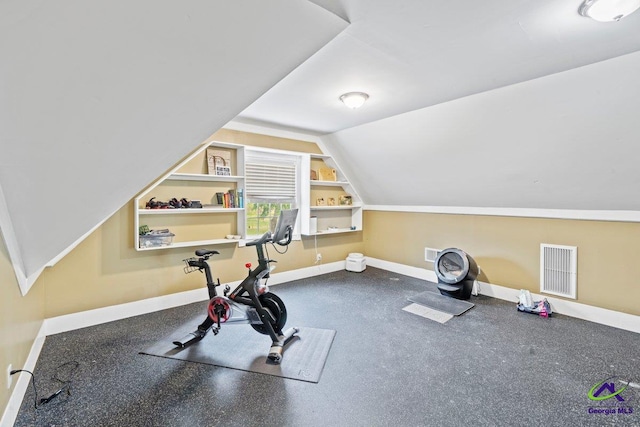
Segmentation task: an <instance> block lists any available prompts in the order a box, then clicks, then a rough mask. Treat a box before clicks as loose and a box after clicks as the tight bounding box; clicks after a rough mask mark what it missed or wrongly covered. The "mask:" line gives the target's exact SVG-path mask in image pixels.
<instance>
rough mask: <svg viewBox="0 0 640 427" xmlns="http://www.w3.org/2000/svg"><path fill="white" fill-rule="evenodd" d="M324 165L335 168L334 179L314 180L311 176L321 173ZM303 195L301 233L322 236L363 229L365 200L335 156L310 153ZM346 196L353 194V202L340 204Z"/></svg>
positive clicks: (317, 175) (305, 172)
mask: <svg viewBox="0 0 640 427" xmlns="http://www.w3.org/2000/svg"><path fill="white" fill-rule="evenodd" d="M321 168H331V169H333V170H334V173H333V176H334V177H335V181H323V180H318V179H311V177H312V176H313V177H319V176H320V173H319V170H320V169H321ZM312 171H315V173H312ZM305 177H308V178H306V179H305ZM302 196H303V200H304V201H305V202H306V203H304V202H303V206H302V209H301V211H300V212H301V221H302V223H301V224H302V226H301V234H303V235H305V236H322V235H327V234H336V233H352V232H356V231H362V200H361V199H360V197H359V196H358V194H357V193H356V192H355V189H354V188H353V186H352V185H351V183H350V182H349V180H348V179H347V177H346V176H345V175H344V173H343V172H342V170H341V169H340V168H339V167H338V165H337V163H336V162H335V160H334V159H333V157H332V156H330V155H327V154H310V155H309V164H308V170H305V171H304V175H303V185H302ZM343 196H350V197H351V203H352V204H350V205H347V204H340V201H341V200H343V201H344V199H343ZM322 202H323V203H324V204H322ZM319 203H320V205H319Z"/></svg>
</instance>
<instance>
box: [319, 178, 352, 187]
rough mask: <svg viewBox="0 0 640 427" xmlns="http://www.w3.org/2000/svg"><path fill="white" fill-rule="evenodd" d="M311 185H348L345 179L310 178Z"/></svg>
mask: <svg viewBox="0 0 640 427" xmlns="http://www.w3.org/2000/svg"><path fill="white" fill-rule="evenodd" d="M310 184H311V185H322V186H326V187H344V186H345V185H349V183H348V182H347V181H319V180H315V179H312V180H311V181H310Z"/></svg>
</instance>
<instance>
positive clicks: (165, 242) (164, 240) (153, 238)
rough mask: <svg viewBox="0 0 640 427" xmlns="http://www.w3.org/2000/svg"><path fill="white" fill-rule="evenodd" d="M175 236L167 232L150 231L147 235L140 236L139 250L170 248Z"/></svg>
mask: <svg viewBox="0 0 640 427" xmlns="http://www.w3.org/2000/svg"><path fill="white" fill-rule="evenodd" d="M174 236H175V234H173V233H171V232H169V230H156V231H154V230H152V231H150V232H149V233H147V234H143V235H140V236H139V237H140V247H141V248H158V247H162V246H171V244H173V238H174Z"/></svg>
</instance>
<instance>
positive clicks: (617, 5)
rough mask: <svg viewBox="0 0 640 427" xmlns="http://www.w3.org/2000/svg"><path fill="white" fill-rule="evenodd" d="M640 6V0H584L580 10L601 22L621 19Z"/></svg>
mask: <svg viewBox="0 0 640 427" xmlns="http://www.w3.org/2000/svg"><path fill="white" fill-rule="evenodd" d="M638 8H640V0H584V2H583V3H582V5H581V6H580V9H578V12H579V13H580V15H582V16H587V17H589V18H591V19H594V20H596V21H600V22H611V21H619V20H621V19H622V18H624V17H625V16H627V15H629V14H631V13H633V12H634V11H636V10H637V9H638Z"/></svg>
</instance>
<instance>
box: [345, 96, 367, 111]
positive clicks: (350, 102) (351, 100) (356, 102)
mask: <svg viewBox="0 0 640 427" xmlns="http://www.w3.org/2000/svg"><path fill="white" fill-rule="evenodd" d="M367 99H369V95H367V94H366V93H364V92H349V93H345V94H344V95H341V96H340V101H342V102H344V105H346V106H347V107H349V108H352V109H354V110H355V109H356V108H360V107H362V104H364V102H365V101H366V100H367Z"/></svg>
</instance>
